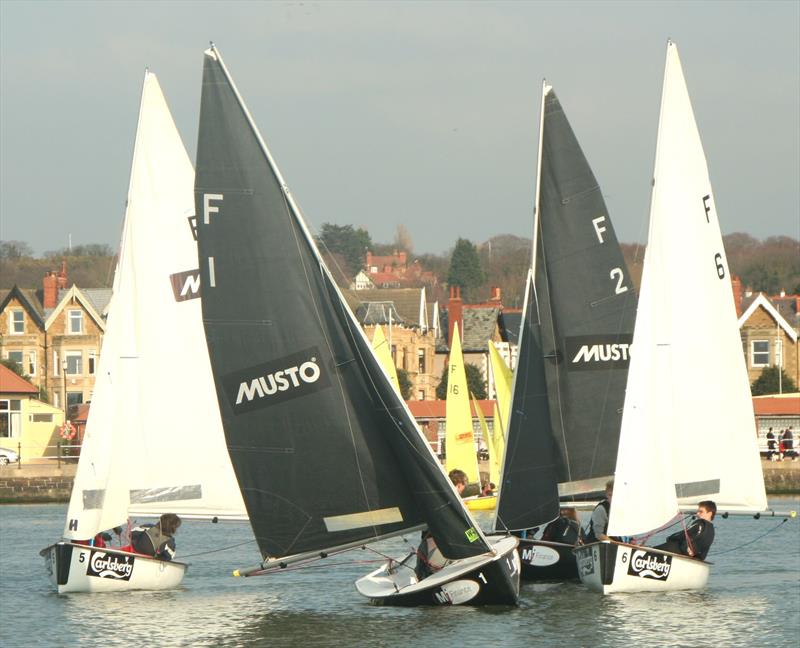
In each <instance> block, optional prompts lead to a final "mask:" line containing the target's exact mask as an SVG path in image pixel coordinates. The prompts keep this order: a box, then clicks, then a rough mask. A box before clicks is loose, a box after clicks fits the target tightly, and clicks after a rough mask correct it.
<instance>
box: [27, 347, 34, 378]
mask: <svg viewBox="0 0 800 648" xmlns="http://www.w3.org/2000/svg"><path fill="white" fill-rule="evenodd" d="M28 375H29V376H35V375H36V351H28Z"/></svg>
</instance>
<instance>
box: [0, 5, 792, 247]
mask: <svg viewBox="0 0 800 648" xmlns="http://www.w3.org/2000/svg"><path fill="white" fill-rule="evenodd" d="M668 38H671V39H673V40H674V41H675V42H676V43H677V45H678V49H679V51H680V55H681V61H682V64H683V69H684V74H685V76H686V80H687V84H688V87H689V93H690V95H691V97H692V102H693V105H694V110H695V116H696V120H697V123H698V127H699V130H700V134H701V137H702V139H703V143H704V147H705V152H706V157H707V160H708V164H709V170H710V175H711V181H712V184H713V186H714V192H715V198H716V203H717V207H718V213H719V217H720V221H721V225H722V230H723V233H724V234H728V233H731V232H746V233H749V234H751V235H753V236H754V237H756V238H758V239H764V238H766V237H768V236H775V235H786V236H791V237H794V238H800V2H796V1H794V0H787V1H779V2H768V1H759V2H744V1H742V2H724V1H717V2H676V1H672V2H638V3H634V2H600V1H597V2H527V3H526V2H513V3H504V2H464V3H462V2H435V3H433V2H403V3H393V2H368V3H362V2H308V1H304V2H277V1H276V2H270V3H265V2H257V1H255V0H251V1H248V2H230V1H229V2H224V3H223V2H211V1H208V2H121V1H117V2H69V1H59V2H46V1H39V2H17V1H14V0H2V1H1V2H0V239H1V240H3V241H23V242H26V243H28V244H29V245H30V246H31V247H32V249H33V250H34V253H35V254H42V253H44V252H46V251H49V250H55V249H60V248H63V247H65V246H67V244H68V241H70V239H71V242H72V244H73V245H79V244H88V243H105V244H108V245H109V246H110V247H111V248H112V249H116V248H117V245H118V243H119V236H120V231H121V224H122V219H123V216H124V207H125V199H126V193H127V189H128V175H129V172H130V164H131V155H132V149H133V140H134V135H135V129H136V120H137V111H138V106H139V95H140V92H141V86H142V80H143V73H144V69H145V68H146V67H148V68H149V69H150V70H151V71H153V72H155V73H156V75H157V76H158V78H159V81H160V83H161V86H162V88H163V90H164V93H165V95H166V98H167V101H168V103H169V105H170V108H171V110H172V112H173V116H174V119H175V122H176V124H177V126H178V129H179V131H180V133H181V136H182V137H183V140H184V143H185V145H186V148H187V150H188V152H189V154H190V157H191V158H192V159H194V154H195V150H196V140H197V122H198V116H199V99H200V82H201V74H202V63H203V50H204V49H205V48H206V47H207V46H208V43H209V41H214V43H215V44H216V46H217V47H218V49H219V51H220V53H221V54H222V56H223V57H224V60H225V63H226V65H227V67H228V69H229V71H230V73H231V75H232V76H233V78H234V80H235V82H236V84H237V86H238V88H239V90H240V92H241V93H242V96H243V97H244V100H245V102H246V103H247V105H248V107H249V109H250V112H251V114H252V115H253V117H254V119H255V121H256V123H257V124H258V126H259V129H260V131H261V133H262V135H263V136H264V139H265V141H266V142H267V145H268V146H269V148H270V150H271V152H272V155H273V157H274V158H275V160H276V162H277V164H278V166H279V167H280V169H281V171H282V173H283V176H284V178H285V179H286V182H287V183H288V185H289V187H290V189H291V190H292V193H293V195H294V196H295V198H296V200H297V201H298V203H299V205H300V207H301V209H302V211H303V214H304V216H305V218H306V220H307V221H308V223H309V225H310V227H311V228H312V231H318V230H319V228H320V227H321V225H322V224H323V223H325V222H329V223H336V224H340V225H346V224H352V225H354V226H357V227H364V228H366V229H367V230H368V231H369V232H370V234H371V236H372V239H373V241H376V242H387V243H388V242H391V241H392V240H393V239H394V236H395V233H396V231H397V227H398V225H399V224H403V225H405V227H406V228H407V230H408V232H409V233H410V235H411V239H412V241H413V244H414V251H415V252H418V253H424V252H433V253H442V252H445V251H447V250H448V249H450V248H452V246H453V245H454V243H455V241H456V239H457V238H458V237H464V238H468V239H470V240H472V241H473V242H475V243H481V242H483V241H485V240H487V239H489V238H490V237H492V236H495V235H499V234H514V235H517V236H530V233H531V230H532V208H533V201H534V189H535V183H536V151H537V141H538V127H539V115H538V113H539V105H540V95H541V83H542V79H544V78H546V79H547V81H548V83H550V84H552V85H553V87H554V89H555V91H556V93H557V94H558V97H559V99H560V100H561V103H562V105H563V107H564V110H565V111H566V114H567V116H568V118H569V120H570V122H571V124H572V127H573V129H574V131H575V133H576V135H577V137H578V140H579V141H580V142H581V146H582V147H583V150H584V153H585V154H586V157H587V159H588V160H589V163H590V165H591V166H592V168H593V170H594V173H595V175H596V176H597V179H598V181H599V183H600V186H601V187H602V190H603V194H604V196H605V199H606V204H607V207H608V209H609V213H610V216H611V219H612V220H613V222H614V225H615V227H616V230H617V235H618V237H619V239H620V240H621V241H623V242H637V241H638V242H643V241H644V240H645V239H646V233H647V214H648V209H649V200H650V182H651V177H652V172H653V170H652V169H653V159H654V155H655V140H656V132H657V122H658V111H659V102H660V94H661V84H662V79H663V69H664V60H665V55H666V42H667V39H668Z"/></svg>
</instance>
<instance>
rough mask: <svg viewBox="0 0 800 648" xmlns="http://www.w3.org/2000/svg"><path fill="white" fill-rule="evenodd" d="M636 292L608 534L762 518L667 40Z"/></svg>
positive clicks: (676, 68) (701, 180)
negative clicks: (709, 504)
mask: <svg viewBox="0 0 800 648" xmlns="http://www.w3.org/2000/svg"><path fill="white" fill-rule="evenodd" d="M640 294H641V297H640V303H639V311H638V315H637V320H636V333H635V336H634V349H635V352H634V354H633V357H632V360H631V369H630V374H629V377H628V392H627V396H626V399H625V413H624V416H623V420H622V433H621V438H620V444H619V454H618V457H617V479H616V484H615V489H614V506H613V507H612V509H611V517H610V520H609V533H611V534H614V535H633V534H637V533H642V532H645V531H649V530H652V529H655V528H657V527H659V526H661V525H662V524H664V523H666V522H667V521H669V520H670V519H671V518H672V517H673V516H674V515H676V514H677V513H678V506H679V504H680V503H681V502H693V503H696V502H697V501H698V500H700V499H712V500H714V501H716V503H717V506H718V507H719V508H721V509H726V510H736V509H740V510H741V509H744V510H763V509H765V508H766V505H767V502H766V495H765V492H764V481H763V476H762V472H761V466H760V460H759V455H758V447H757V441H756V435H755V433H754V432H753V406H752V400H751V396H750V389H749V386H748V383H747V372H746V369H745V364H744V357H743V354H742V344H741V338H740V336H739V328H738V325H737V319H736V310H735V306H734V302H733V291H732V288H731V280H730V270H729V268H728V262H727V259H726V257H725V250H724V248H723V244H722V235H721V232H720V225H719V220H718V217H717V210H716V202H715V200H714V195H713V192H712V189H711V182H710V180H709V177H708V166H707V163H706V159H705V154H704V151H703V145H702V142H701V140H700V134H699V132H698V130H697V124H696V122H695V119H694V113H693V111H692V106H691V101H690V99H689V93H688V90H687V88H686V81H685V79H684V76H683V70H682V68H681V63H680V58H679V57H678V50H677V47H676V46H675V44H674V43H672V42H670V43H668V45H667V61H666V69H665V73H664V86H663V91H662V96H661V113H660V118H659V127H658V140H657V144H656V161H655V171H654V179H653V192H652V197H651V204H650V228H649V234H648V246H647V253H646V255H645V260H644V271H643V276H642V286H641V291H640ZM687 313H691V323H690V322H689V321H687V319H686V314H687ZM643 448H646V449H647V450H646V452H642V449H643ZM715 449H717V450H715Z"/></svg>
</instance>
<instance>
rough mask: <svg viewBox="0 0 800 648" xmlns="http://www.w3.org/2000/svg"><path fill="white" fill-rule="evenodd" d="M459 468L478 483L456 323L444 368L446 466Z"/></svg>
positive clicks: (473, 482) (467, 393)
mask: <svg viewBox="0 0 800 648" xmlns="http://www.w3.org/2000/svg"><path fill="white" fill-rule="evenodd" d="M455 468H458V469H459V470H463V471H464V472H465V473H467V478H468V479H469V483H470V484H478V485H479V486H480V476H479V475H478V455H477V452H476V450H475V439H474V435H473V433H472V412H471V411H470V407H469V391H468V389H467V374H466V371H465V369H464V357H463V356H462V354H461V339H460V337H459V335H458V324H456V325H455V328H454V329H453V343H452V345H451V347H450V359H449V362H448V369H447V407H446V418H445V469H446V470H447V472H450V471H451V470H453V469H455Z"/></svg>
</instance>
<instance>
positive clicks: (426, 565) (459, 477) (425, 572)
mask: <svg viewBox="0 0 800 648" xmlns="http://www.w3.org/2000/svg"><path fill="white" fill-rule="evenodd" d="M448 477H450V481H451V482H452V483H453V486H455V489H456V491H457V492H458V494H459V495H462V494H463V492H464V489H465V488H466V487H467V473H465V472H464V471H463V470H459V469H458V468H454V469H453V470H451V471H450V472H449V473H448ZM447 562H448V561H447V558H445V557H444V556H443V555H442V552H441V551H439V547H437V546H436V540H434V539H433V536H432V535H431V533H430V531H428V530H427V529H426V530H425V531H423V532H422V539H421V540H420V543H419V546H418V547H417V565H416V567H414V573H415V574H416V575H417V580H418V581H421V580H422V579H423V578H426V577H428V576H430V575H431V574H433V573H434V572H437V571H439V570H440V569H441V568H442V567H444V566H445V565H446V564H447Z"/></svg>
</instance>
